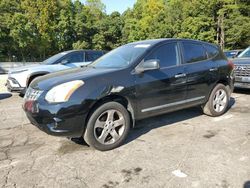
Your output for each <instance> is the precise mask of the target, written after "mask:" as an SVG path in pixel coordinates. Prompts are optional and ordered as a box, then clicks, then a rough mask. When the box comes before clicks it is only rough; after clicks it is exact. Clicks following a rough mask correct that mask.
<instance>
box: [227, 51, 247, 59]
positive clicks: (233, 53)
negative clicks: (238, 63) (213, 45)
mask: <svg viewBox="0 0 250 188" xmlns="http://www.w3.org/2000/svg"><path fill="white" fill-rule="evenodd" d="M241 52H243V50H229V51H224V54H225V55H226V56H227V58H235V57H237V56H238V55H240V53H241Z"/></svg>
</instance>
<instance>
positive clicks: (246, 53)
mask: <svg viewBox="0 0 250 188" xmlns="http://www.w3.org/2000/svg"><path fill="white" fill-rule="evenodd" d="M238 57H250V47H248V48H247V49H245V50H244V51H243V52H241V53H240V55H238Z"/></svg>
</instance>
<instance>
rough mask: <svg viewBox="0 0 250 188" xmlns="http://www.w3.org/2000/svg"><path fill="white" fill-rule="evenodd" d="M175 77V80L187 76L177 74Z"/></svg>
mask: <svg viewBox="0 0 250 188" xmlns="http://www.w3.org/2000/svg"><path fill="white" fill-rule="evenodd" d="M174 77H175V78H183V77H186V74H185V73H182V74H176V75H175V76H174Z"/></svg>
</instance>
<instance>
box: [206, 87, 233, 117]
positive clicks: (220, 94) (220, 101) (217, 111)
mask: <svg viewBox="0 0 250 188" xmlns="http://www.w3.org/2000/svg"><path fill="white" fill-rule="evenodd" d="M229 99H230V94H229V92H228V90H227V88H226V86H225V85H223V84H217V85H216V86H215V88H214V89H213V91H212V92H211V94H210V96H209V99H208V101H207V103H206V104H205V106H204V107H203V112H204V114H207V115H209V116H213V117H216V116H220V115H222V114H224V113H225V112H226V110H227V108H228V105H229Z"/></svg>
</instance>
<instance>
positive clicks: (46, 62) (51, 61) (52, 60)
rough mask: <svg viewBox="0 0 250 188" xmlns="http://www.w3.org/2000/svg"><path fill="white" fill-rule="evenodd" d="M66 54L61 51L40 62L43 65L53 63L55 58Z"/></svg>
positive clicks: (57, 58)
mask: <svg viewBox="0 0 250 188" xmlns="http://www.w3.org/2000/svg"><path fill="white" fill-rule="evenodd" d="M66 54H67V53H65V52H62V53H59V54H56V55H53V56H51V57H50V58H48V59H46V60H44V61H43V62H42V64H45V65H51V64H54V63H55V62H56V61H57V60H59V59H60V58H61V57H63V56H64V55H66Z"/></svg>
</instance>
